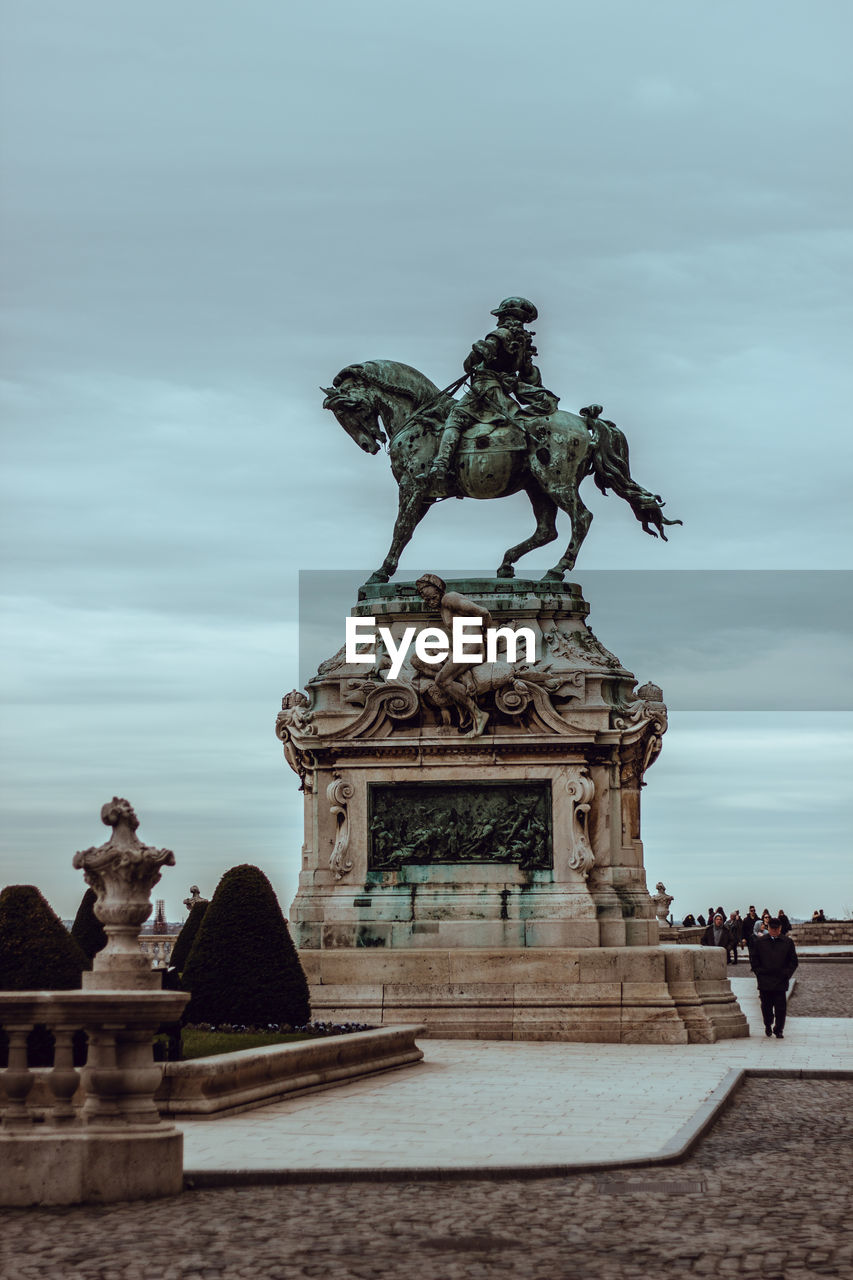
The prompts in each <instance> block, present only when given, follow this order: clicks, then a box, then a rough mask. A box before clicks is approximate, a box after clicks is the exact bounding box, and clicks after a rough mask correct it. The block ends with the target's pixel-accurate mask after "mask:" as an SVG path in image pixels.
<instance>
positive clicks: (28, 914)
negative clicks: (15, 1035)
mask: <svg viewBox="0 0 853 1280" xmlns="http://www.w3.org/2000/svg"><path fill="white" fill-rule="evenodd" d="M88 967H89V964H88V963H87V960H86V957H85V955H84V954H83V952H82V951H81V950H80V947H79V946H78V945H77V943H76V942H75V941H74V939H73V938H72V937H71V934H70V933H69V932H68V930H67V929H66V928H65V925H64V924H63V923H62V921H61V920H60V918H59V916H58V915H57V914H56V912H55V911H54V910H53V908H52V907H51V906H50V905H49V904H48V903H47V902H46V901H45V899H44V898H43V897H42V895H41V893H39V891H38V889H37V888H36V887H35V885H32V884H9V885H7V886H6V888H5V889H4V890H3V891H2V893H0V991H68V990H71V989H74V988H75V987H79V986H80V984H81V982H82V974H83V970H84V969H86V968H88ZM80 1039H81V1037H80V1034H79V1033H78V1035H77V1037H76V1038H75V1058H76V1060H77V1061H78V1062H80V1061H83V1060H84V1059H83V1058H81V1057H80V1053H81V1051H82V1046H81V1043H78V1042H80ZM82 1042H83V1043H85V1037H83V1041H82ZM7 1049H8V1040H7V1037H6V1035H5V1034H4V1033H0V1065H2V1066H5V1064H6V1060H7ZM27 1057H28V1062H29V1065H30V1066H31V1067H47V1066H50V1065H51V1063H52V1061H53V1036H52V1035H51V1033H50V1032H49V1031H48V1030H47V1028H46V1027H44V1026H40V1025H39V1026H36V1027H34V1028H33V1030H32V1031H31V1032H30V1035H29V1038H28V1054H27Z"/></svg>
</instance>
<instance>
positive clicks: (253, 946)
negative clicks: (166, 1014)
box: [181, 864, 311, 1027]
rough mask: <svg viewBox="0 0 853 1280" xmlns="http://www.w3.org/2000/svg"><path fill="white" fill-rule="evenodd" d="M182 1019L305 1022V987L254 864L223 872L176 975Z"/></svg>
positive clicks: (264, 882)
mask: <svg viewBox="0 0 853 1280" xmlns="http://www.w3.org/2000/svg"><path fill="white" fill-rule="evenodd" d="M181 985H182V986H183V988H184V990H185V991H190V992H191V993H192V999H191V1000H190V1003H189V1006H188V1008H187V1011H186V1015H185V1016H186V1021H188V1022H209V1023H213V1024H218V1023H238V1024H242V1025H244V1026H255V1027H264V1026H267V1025H269V1023H277V1024H281V1023H289V1024H290V1025H291V1026H302V1025H304V1024H305V1023H306V1022H307V1021H308V1019H309V1018H310V1016H311V1007H310V1005H309V1002H308V983H307V981H306V978H305V974H304V972H303V970H302V965H301V964H300V963H299V957H298V955H297V954H296V947H295V946H294V945H293V940H292V939H291V937H290V932H289V930H288V928H287V924H286V922H285V919H284V916H283V915H282V914H281V908H280V906H279V905H278V899H277V898H276V896H275V893H274V892H273V888H272V885H271V884H270V882H269V880H268V879H267V878H266V876H265V875H264V873H263V872H262V871H260V870H259V869H258V868H257V867H252V866H249V865H247V864H243V865H242V866H239V867H232V868H231V870H230V871H226V873H225V875H224V876H223V877H222V879H221V880H220V882H219V885H218V887H217V889H216V893H215V894H214V895H213V899H212V901H211V903H210V906H209V907H208V909H207V912H206V913H205V916H204V919H203V921H202V924H201V928H200V929H199V931H198V934H197V935H196V940H195V943H194V944H193V948H192V951H191V952H190V955H189V958H188V960H187V963H186V966H185V968H184V970H183V978H182V984H181Z"/></svg>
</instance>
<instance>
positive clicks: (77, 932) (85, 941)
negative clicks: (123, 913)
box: [71, 889, 107, 969]
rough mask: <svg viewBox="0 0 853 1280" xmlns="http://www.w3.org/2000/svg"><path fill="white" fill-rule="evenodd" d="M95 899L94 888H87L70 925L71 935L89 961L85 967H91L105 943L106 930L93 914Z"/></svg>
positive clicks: (96, 897) (96, 898) (96, 896)
mask: <svg viewBox="0 0 853 1280" xmlns="http://www.w3.org/2000/svg"><path fill="white" fill-rule="evenodd" d="M97 901H98V895H97V894H96V893H95V890H94V889H87V890H86V892H85V893H84V894H83V900H82V901H81V903H80V906H79V907H78V908H77V914H76V916H75V917H74V923H73V925H72V926H71V937H72V938H73V939H74V941H75V942H76V943H77V945H78V947H79V948H80V950H81V951H82V952H83V955H84V956H85V957H86V959H87V960H88V962H89V963H88V964H87V965H86V968H87V969H91V967H92V961H93V960H94V958H95V956H96V955H97V954H98V952H99V951H103V949H104V947H105V946H106V945H107V934H106V930H105V929H104V926H103V925H102V924H101V922H100V920H99V919H98V917H97V916H96V915H95V903H96V902H97Z"/></svg>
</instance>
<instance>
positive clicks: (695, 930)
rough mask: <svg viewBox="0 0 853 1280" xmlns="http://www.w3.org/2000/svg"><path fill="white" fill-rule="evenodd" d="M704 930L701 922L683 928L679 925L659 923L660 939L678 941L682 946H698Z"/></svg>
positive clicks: (668, 941) (662, 940)
mask: <svg viewBox="0 0 853 1280" xmlns="http://www.w3.org/2000/svg"><path fill="white" fill-rule="evenodd" d="M704 932H705V930H704V929H703V927H702V925H701V924H698V925H696V926H695V927H692V928H687V929H683V928H682V927H681V926H680V925H663V924H662V925H661V927H660V940H661V942H667V943H670V942H678V943H681V945H682V946H684V945H686V946H690V947H698V946H699V944H700V943H701V941H702V934H703V933H704Z"/></svg>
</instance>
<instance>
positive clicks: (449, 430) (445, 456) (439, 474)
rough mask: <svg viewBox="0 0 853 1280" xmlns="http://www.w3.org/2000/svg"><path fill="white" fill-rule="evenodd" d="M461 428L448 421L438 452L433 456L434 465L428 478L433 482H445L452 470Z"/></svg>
mask: <svg viewBox="0 0 853 1280" xmlns="http://www.w3.org/2000/svg"><path fill="white" fill-rule="evenodd" d="M460 434H461V428H460V427H457V426H454V425H453V423H448V425H447V426H446V427H445V428H444V430H443V431H442V433H441V443H440V444H439V446H438V453H437V454H436V455H435V457H434V458H433V462H432V466H431V467H430V469H429V473H428V476H427V478H428V479H429V480H430V481H431V482H432V483H433V484H441V485H443V484H445V483H446V482H447V475H448V472H449V470H450V464H451V462H452V461H453V455H454V454H455V452H456V446H457V445H458V443H459V436H460Z"/></svg>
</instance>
